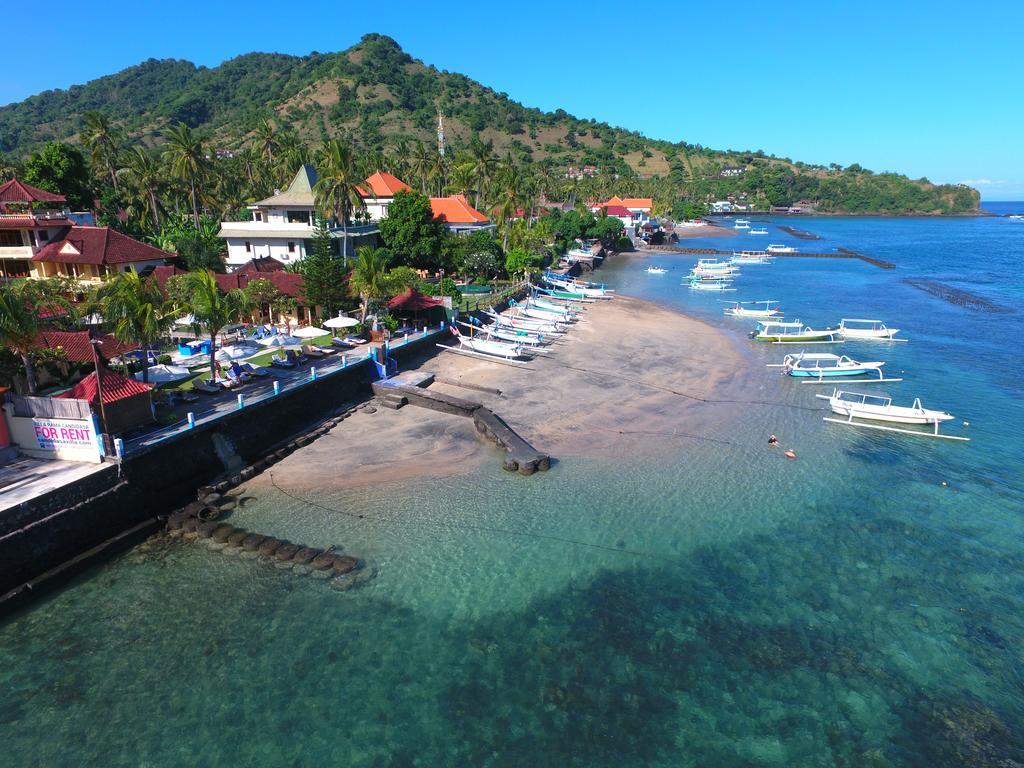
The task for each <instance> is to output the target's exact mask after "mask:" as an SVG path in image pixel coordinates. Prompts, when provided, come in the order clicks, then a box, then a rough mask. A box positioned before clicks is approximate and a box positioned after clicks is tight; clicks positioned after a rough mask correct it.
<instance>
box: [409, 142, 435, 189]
mask: <svg viewBox="0 0 1024 768" xmlns="http://www.w3.org/2000/svg"><path fill="white" fill-rule="evenodd" d="M432 159H433V157H432V155H431V153H430V150H428V149H427V147H426V146H425V145H424V144H423V142H422V141H417V142H416V148H415V149H413V151H412V154H411V155H410V156H409V170H410V171H411V172H412V174H413V176H414V177H415V179H418V180H419V182H420V192H422V193H423V194H424V195H425V194H427V177H428V176H429V174H430V163H431V160H432Z"/></svg>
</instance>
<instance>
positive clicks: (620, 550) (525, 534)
mask: <svg viewBox="0 0 1024 768" xmlns="http://www.w3.org/2000/svg"><path fill="white" fill-rule="evenodd" d="M267 474H268V475H269V476H270V483H271V485H273V486H274V488H276V489H277V490H278V491H280V492H281V493H282V494H284V495H285V496H287V497H288V498H290V499H294V500H295V501H297V502H299V503H300V504H306V505H307V506H310V507H316V508H317V509H322V510H324V511H325V512H336V513H338V514H342V515H346V516H347V517H351V518H353V519H357V520H376V521H381V522H384V521H383V520H381V517H380V515H361V514H355V513H353V512H348V511H346V510H344V509H338V508H337V507H331V506H327V505H325V504H321V503H319V502H316V501H310V500H309V499H304V498H302V497H301V496H297V495H296V494H294V493H291V492H289V491H286V490H285V489H284V488H282V487H281V486H280V485H278V484H277V481H276V480H275V479H274V475H273V473H272V472H268V473H267ZM387 522H390V523H392V524H395V525H398V526H399V527H407V526H403V525H402V524H401V523H396V521H395V520H393V519H392V520H389V521H387ZM417 524H418V525H421V526H424V527H433V528H444V529H449V530H451V529H454V530H468V531H482V532H484V533H494V534H503V535H505V536H518V537H522V538H529V539H536V540H538V541H555V542H559V543H562V544H570V545H572V546H575V547H582V548H586V549H596V550H601V551H605V552H615V553H617V554H620V555H630V556H633V557H649V558H654V559H656V560H663V561H665V562H676V561H678V559H679V558H678V557H670V556H668V555H663V554H660V553H657V552H646V551H643V550H639V549H627V548H625V547H612V546H609V545H607V544H595V543H594V542H590V541H580V540H579V539H570V538H568V537H565V536H556V535H554V534H549V533H533V532H530V531H517V530H513V529H511V528H499V527H497V526H490V525H474V524H472V523H461V524H460V523H436V522H424V521H419V522H418V523H417Z"/></svg>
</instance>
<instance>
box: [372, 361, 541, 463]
mask: <svg viewBox="0 0 1024 768" xmlns="http://www.w3.org/2000/svg"><path fill="white" fill-rule="evenodd" d="M433 380H434V377H433V374H429V373H427V374H424V373H422V372H412V373H409V374H400V375H399V376H396V377H394V378H391V379H383V380H381V381H377V382H374V384H373V392H374V394H375V395H377V397H379V398H380V399H381V402H382V403H383V404H384V405H385V406H387V407H393V408H401V407H402V406H404V405H416V406H419V407H420V408H428V409H430V410H433V411H440V412H441V413H450V414H452V415H454V416H465V417H467V418H471V419H473V426H474V428H475V429H476V431H477V434H479V435H481V436H483V437H486V438H487V439H488V440H490V441H491V442H493V443H494V444H496V445H497V446H499V447H500V448H504V449H505V460H504V462H503V463H502V466H503V468H504V469H505V470H506V471H508V472H518V473H519V474H521V475H532V474H533V473H534V472H536V471H538V470H539V471H541V472H543V471H546V470H547V469H549V468H550V467H551V457H550V456H548V455H547V454H544V453H541V452H540V451H538V450H537V449H536V448H534V447H533V446H532V445H530V444H529V443H528V442H527V441H526V440H524V439H523V438H522V437H521V436H520V435H519V434H518V433H517V432H516V431H515V430H514V429H512V427H510V426H509V425H508V424H506V423H505V422H504V421H503V420H502V419H501V417H499V416H498V415H497V414H496V413H494V411H492V410H490V409H489V408H485V407H484V406H483V405H482V404H481V403H477V402H474V401H472V400H465V399H463V398H461V397H454V396H453V395H446V394H444V393H443V392H432V391H430V390H429V389H427V387H428V386H429V385H430V384H431V383H432V382H433Z"/></svg>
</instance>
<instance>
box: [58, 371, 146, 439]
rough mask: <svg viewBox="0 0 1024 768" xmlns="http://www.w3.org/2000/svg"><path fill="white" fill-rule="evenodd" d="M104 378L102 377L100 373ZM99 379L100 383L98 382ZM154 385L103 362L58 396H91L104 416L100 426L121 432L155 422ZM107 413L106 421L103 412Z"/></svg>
mask: <svg viewBox="0 0 1024 768" xmlns="http://www.w3.org/2000/svg"><path fill="white" fill-rule="evenodd" d="M97 374H98V375H99V376H102V378H98V375H97ZM97 381H99V385H97ZM100 389H102V390H103V407H102V408H100V395H99V391H100ZM152 391H153V387H151V386H150V385H149V384H143V383H142V382H141V381H136V380H135V379H128V378H125V377H124V376H121V375H120V374H117V373H114V372H113V371H110V370H107V369H106V368H104V367H103V366H100V368H99V371H93V372H92V373H90V374H89V375H88V376H86V377H85V378H84V379H82V380H81V381H80V382H78V383H77V384H75V386H73V387H72V388H71V389H69V390H68V391H67V392H62V393H61V394H59V395H56V397H58V398H68V399H71V400H88V401H89V404H90V405H91V406H92V410H93V412H94V413H95V414H96V417H97V418H98V419H99V420H100V429H101V430H102V431H104V432H106V433H108V434H111V435H117V434H121V433H122V432H126V431H127V430H129V429H134V428H135V427H139V426H142V425H143V424H151V423H152V422H153V421H154V420H155V417H154V415H153V398H152ZM104 415H105V416H106V419H107V420H106V423H104V422H103V416H104Z"/></svg>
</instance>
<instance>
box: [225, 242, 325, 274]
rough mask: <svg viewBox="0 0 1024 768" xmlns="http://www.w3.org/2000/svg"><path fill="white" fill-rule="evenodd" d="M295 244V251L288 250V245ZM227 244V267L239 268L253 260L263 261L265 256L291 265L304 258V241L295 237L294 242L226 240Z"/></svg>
mask: <svg viewBox="0 0 1024 768" xmlns="http://www.w3.org/2000/svg"><path fill="white" fill-rule="evenodd" d="M246 242H248V243H249V250H248V251H247V250H246V249H245V244H246ZM289 242H292V243H295V250H294V251H289V250H288V243H289ZM227 243H228V258H227V264H228V267H229V268H230V267H240V266H242V265H243V264H245V263H246V262H248V261H252V260H253V259H264V258H266V257H267V256H270V257H271V258H274V259H277V260H278V261H283V262H284V263H285V264H292V263H294V262H296V261H300V260H301V259H303V258H305V256H306V245H305V241H304V240H303V239H302V238H300V237H296V238H295V239H294V240H282V239H278V238H250V239H249V240H248V241H246V240H245V239H244V238H242V239H235V238H233V237H230V238H227Z"/></svg>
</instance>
